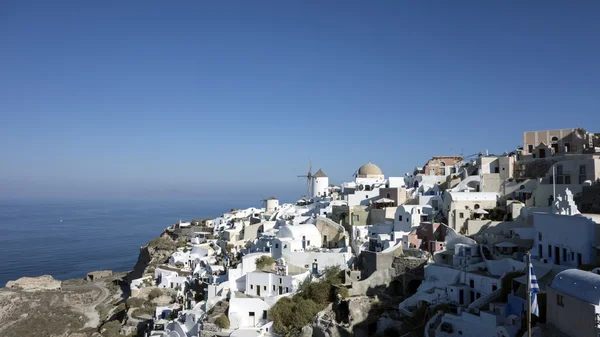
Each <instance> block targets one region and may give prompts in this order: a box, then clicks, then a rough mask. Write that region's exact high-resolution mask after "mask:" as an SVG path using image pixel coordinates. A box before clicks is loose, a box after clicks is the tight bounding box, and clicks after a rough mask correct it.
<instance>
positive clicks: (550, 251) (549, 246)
mask: <svg viewBox="0 0 600 337" xmlns="http://www.w3.org/2000/svg"><path fill="white" fill-rule="evenodd" d="M548 257H552V246H551V245H548Z"/></svg>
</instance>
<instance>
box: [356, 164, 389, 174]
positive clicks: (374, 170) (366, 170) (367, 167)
mask: <svg viewBox="0 0 600 337" xmlns="http://www.w3.org/2000/svg"><path fill="white" fill-rule="evenodd" d="M382 175H383V172H382V171H381V169H380V168H379V166H377V165H375V164H372V163H371V162H369V163H366V164H364V165H363V166H361V167H360V168H359V169H358V176H359V177H360V176H365V177H368V176H382Z"/></svg>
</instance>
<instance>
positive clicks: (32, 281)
mask: <svg viewBox="0 0 600 337" xmlns="http://www.w3.org/2000/svg"><path fill="white" fill-rule="evenodd" d="M60 285H61V282H60V281H58V280H55V279H54V278H53V277H52V276H50V275H43V276H40V277H21V278H20V279H18V280H16V281H8V282H7V283H6V288H11V289H20V290H24V291H40V290H59V289H60Z"/></svg>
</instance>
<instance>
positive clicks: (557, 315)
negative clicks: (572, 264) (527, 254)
mask: <svg viewBox="0 0 600 337" xmlns="http://www.w3.org/2000/svg"><path fill="white" fill-rule="evenodd" d="M546 303H547V304H546V321H547V322H550V323H552V324H553V325H554V326H555V327H557V328H558V329H559V330H560V331H562V332H564V333H566V334H567V335H569V336H571V337H591V336H600V275H598V274H595V273H592V272H589V271H583V270H580V269H567V270H565V271H562V272H560V273H558V275H556V277H555V278H554V280H553V281H552V285H551V286H550V287H548V288H547V294H546Z"/></svg>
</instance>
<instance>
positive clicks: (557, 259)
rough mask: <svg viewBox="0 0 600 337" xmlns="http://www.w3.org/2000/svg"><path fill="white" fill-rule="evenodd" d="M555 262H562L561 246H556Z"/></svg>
mask: <svg viewBox="0 0 600 337" xmlns="http://www.w3.org/2000/svg"><path fill="white" fill-rule="evenodd" d="M554 264H560V248H559V247H556V246H555V247H554Z"/></svg>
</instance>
